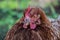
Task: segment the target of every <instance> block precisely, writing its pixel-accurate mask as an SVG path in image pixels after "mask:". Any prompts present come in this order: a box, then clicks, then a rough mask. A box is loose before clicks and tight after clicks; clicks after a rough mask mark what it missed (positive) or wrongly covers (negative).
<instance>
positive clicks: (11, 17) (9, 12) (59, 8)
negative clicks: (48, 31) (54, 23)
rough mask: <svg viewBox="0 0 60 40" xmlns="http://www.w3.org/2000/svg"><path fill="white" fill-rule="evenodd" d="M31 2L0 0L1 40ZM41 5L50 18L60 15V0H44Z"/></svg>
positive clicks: (24, 0)
mask: <svg viewBox="0 0 60 40" xmlns="http://www.w3.org/2000/svg"><path fill="white" fill-rule="evenodd" d="M34 1H35V0H34ZM29 3H30V4H33V3H31V0H0V40H4V37H5V35H6V33H7V32H8V30H9V29H10V28H11V27H12V26H13V25H14V24H15V23H16V21H17V20H19V19H20V18H21V17H22V16H23V11H24V9H26V8H27V7H28V6H29ZM42 3H44V4H43V5H42ZM39 5H40V6H41V8H42V9H43V10H44V11H45V13H46V15H47V16H48V17H50V18H55V19H56V18H57V17H58V16H59V15H60V0H45V1H44V0H42V2H40V4H39Z"/></svg>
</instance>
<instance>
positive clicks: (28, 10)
mask: <svg viewBox="0 0 60 40" xmlns="http://www.w3.org/2000/svg"><path fill="white" fill-rule="evenodd" d="M30 10H31V8H30V7H28V9H27V12H26V14H25V16H26V15H28V13H29V12H30Z"/></svg>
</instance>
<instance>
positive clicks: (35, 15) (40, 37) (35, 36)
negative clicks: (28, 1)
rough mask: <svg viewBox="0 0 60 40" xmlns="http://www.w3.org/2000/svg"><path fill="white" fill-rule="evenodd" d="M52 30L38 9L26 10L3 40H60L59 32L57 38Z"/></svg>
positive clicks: (43, 14)
mask: <svg viewBox="0 0 60 40" xmlns="http://www.w3.org/2000/svg"><path fill="white" fill-rule="evenodd" d="M29 10H30V11H29ZM26 19H27V21H26ZM36 21H37V22H36ZM54 30H55V29H54V28H53V26H52V24H51V23H50V21H49V20H48V19H47V17H46V15H45V13H44V12H43V11H42V10H41V9H40V8H31V9H30V8H27V9H26V10H25V11H24V16H23V17H22V18H21V19H20V20H19V21H18V22H17V23H16V24H15V25H14V26H13V27H12V28H11V29H10V31H8V33H7V35H6V37H5V40H60V32H58V33H59V34H58V36H57V35H56V34H55V32H54ZM59 31H60V30H59Z"/></svg>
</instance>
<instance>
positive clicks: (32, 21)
mask: <svg viewBox="0 0 60 40" xmlns="http://www.w3.org/2000/svg"><path fill="white" fill-rule="evenodd" d="M37 24H41V22H40V15H39V14H38V10H37V9H35V8H32V9H31V10H30V12H28V13H27V14H25V18H24V26H23V27H25V28H27V26H28V25H30V28H31V29H35V28H36V26H37Z"/></svg>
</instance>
